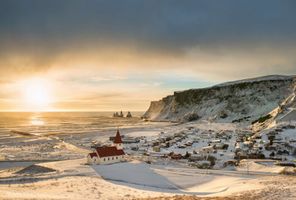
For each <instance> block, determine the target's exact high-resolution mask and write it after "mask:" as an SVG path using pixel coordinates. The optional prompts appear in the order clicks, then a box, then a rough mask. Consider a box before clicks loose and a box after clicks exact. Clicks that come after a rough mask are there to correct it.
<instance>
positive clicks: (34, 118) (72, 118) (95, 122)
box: [0, 112, 145, 135]
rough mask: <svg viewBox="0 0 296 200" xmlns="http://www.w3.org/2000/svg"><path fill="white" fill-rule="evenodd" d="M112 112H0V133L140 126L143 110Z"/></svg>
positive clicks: (85, 130)
mask: <svg viewBox="0 0 296 200" xmlns="http://www.w3.org/2000/svg"><path fill="white" fill-rule="evenodd" d="M112 114H113V112H41V113H31V112H2V113H0V134H2V135H3V134H9V133H11V131H21V132H26V133H32V134H38V135H42V134H59V133H65V134H74V133H92V132H95V131H98V130H104V129H116V128H117V127H119V128H121V127H134V126H139V125H143V124H144V123H145V122H143V121H142V120H141V118H140V116H141V115H142V114H143V112H132V115H133V118H113V117H112Z"/></svg>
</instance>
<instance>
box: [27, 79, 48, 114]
mask: <svg viewBox="0 0 296 200" xmlns="http://www.w3.org/2000/svg"><path fill="white" fill-rule="evenodd" d="M23 95H24V101H25V103H26V107H27V109H29V110H32V111H43V110H46V109H48V108H49V106H50V103H51V100H52V98H51V91H50V83H49V81H47V80H45V79H41V78H33V79H30V80H27V81H25V82H24V83H23Z"/></svg>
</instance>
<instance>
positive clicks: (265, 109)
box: [143, 75, 296, 122]
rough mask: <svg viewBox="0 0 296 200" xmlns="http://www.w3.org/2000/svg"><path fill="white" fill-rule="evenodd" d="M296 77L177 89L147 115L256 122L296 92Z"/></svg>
mask: <svg viewBox="0 0 296 200" xmlns="http://www.w3.org/2000/svg"><path fill="white" fill-rule="evenodd" d="M295 85H296V78H295V76H278V75H274V76H265V77H259V78H254V79H245V80H241V81H234V82H228V83H224V84H219V85H215V86H213V87H209V88H201V89H190V90H185V91H180V92H174V94H173V95H170V96H167V97H164V98H163V99H161V100H159V101H153V102H151V104H150V107H149V109H148V110H147V111H146V113H145V114H144V115H143V118H145V119H149V120H155V121H193V120H210V121H220V122H242V121H250V122H252V121H254V120H257V119H258V118H260V117H264V116H266V115H267V114H268V113H269V112H271V111H273V110H274V109H276V108H278V107H279V106H280V105H281V104H282V103H283V102H284V101H286V99H287V98H289V97H290V96H291V95H292V94H294V92H295Z"/></svg>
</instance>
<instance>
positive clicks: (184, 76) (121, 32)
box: [0, 0, 296, 111]
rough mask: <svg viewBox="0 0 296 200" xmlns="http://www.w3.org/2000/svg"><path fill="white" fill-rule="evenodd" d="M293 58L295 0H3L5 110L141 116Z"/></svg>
mask: <svg viewBox="0 0 296 200" xmlns="http://www.w3.org/2000/svg"><path fill="white" fill-rule="evenodd" d="M295 55H296V2H295V1H293V0H285V1H280V0H277V1H275V0H259V1H258V0H248V1H245V0H220V1H217V0H186V1H179V0H125V1H117V0H86V1H78V0H50V1H45V0H22V1H19V0H0V74H1V76H0V110H2V111H18V110H24V111H31V110H34V109H40V110H52V111H54V110H69V111H70V110H78V111H83V110H86V111H114V110H131V111H135V110H137V111H144V110H146V109H147V108H148V107H149V103H150V101H152V100H159V99H161V98H162V97H164V96H167V95H170V94H172V93H173V91H178V90H185V89H189V88H200V87H208V86H211V85H214V84H217V83H221V82H224V81H231V80H238V79H243V78H250V77H256V76H264V75H270V74H283V75H289V74H296V56H295Z"/></svg>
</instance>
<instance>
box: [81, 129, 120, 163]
mask: <svg viewBox="0 0 296 200" xmlns="http://www.w3.org/2000/svg"><path fill="white" fill-rule="evenodd" d="M124 155H125V153H124V151H123V147H122V140H121V136H120V133H119V130H117V133H116V136H115V137H114V140H113V145H112V146H100V147H96V148H95V151H94V152H92V153H89V154H88V155H87V163H88V164H112V163H116V162H121V161H123V160H124Z"/></svg>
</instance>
